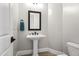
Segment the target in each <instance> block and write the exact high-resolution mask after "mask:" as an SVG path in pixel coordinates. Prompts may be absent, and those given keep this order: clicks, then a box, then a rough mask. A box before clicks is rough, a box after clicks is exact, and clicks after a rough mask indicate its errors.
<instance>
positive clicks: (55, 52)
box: [49, 48, 64, 55]
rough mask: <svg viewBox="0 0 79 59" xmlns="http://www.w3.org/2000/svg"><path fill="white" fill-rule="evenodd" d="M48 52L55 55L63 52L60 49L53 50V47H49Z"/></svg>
mask: <svg viewBox="0 0 79 59" xmlns="http://www.w3.org/2000/svg"><path fill="white" fill-rule="evenodd" d="M49 52H50V53H53V54H56V55H61V54H64V53H63V52H61V51H57V50H54V49H51V48H49Z"/></svg>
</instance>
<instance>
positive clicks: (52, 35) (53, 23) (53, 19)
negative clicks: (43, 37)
mask: <svg viewBox="0 0 79 59" xmlns="http://www.w3.org/2000/svg"><path fill="white" fill-rule="evenodd" d="M48 42H49V48H52V49H55V50H58V51H62V4H60V3H52V4H48Z"/></svg>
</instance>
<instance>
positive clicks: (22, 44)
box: [18, 3, 48, 51]
mask: <svg viewBox="0 0 79 59" xmlns="http://www.w3.org/2000/svg"><path fill="white" fill-rule="evenodd" d="M47 9H48V5H47V4H43V8H42V9H41V8H40V9H39V8H36V9H34V8H33V7H30V6H28V5H26V4H23V3H21V4H19V21H20V19H23V20H24V23H25V30H24V31H23V32H22V31H20V30H18V51H19V50H28V49H32V41H31V40H28V39H27V38H26V36H27V35H28V34H29V32H32V31H28V10H36V11H41V13H42V15H41V16H42V19H41V20H42V23H41V24H42V30H41V31H37V32H39V33H43V34H45V35H46V36H47V37H46V38H45V39H41V40H39V48H47V47H48V35H47V33H48V11H47ZM18 29H19V28H18Z"/></svg>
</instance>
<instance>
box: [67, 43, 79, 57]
mask: <svg viewBox="0 0 79 59" xmlns="http://www.w3.org/2000/svg"><path fill="white" fill-rule="evenodd" d="M67 47H68V52H69V55H70V56H79V44H76V43H72V42H67Z"/></svg>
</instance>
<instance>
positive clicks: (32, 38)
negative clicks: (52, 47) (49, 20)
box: [27, 34, 46, 40]
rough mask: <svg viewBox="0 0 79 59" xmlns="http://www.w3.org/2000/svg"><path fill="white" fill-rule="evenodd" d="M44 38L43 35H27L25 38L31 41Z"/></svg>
mask: <svg viewBox="0 0 79 59" xmlns="http://www.w3.org/2000/svg"><path fill="white" fill-rule="evenodd" d="M44 37H46V36H45V35H43V34H38V35H27V38H28V39H31V40H35V39H36V40H38V39H41V38H44Z"/></svg>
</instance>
